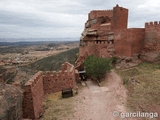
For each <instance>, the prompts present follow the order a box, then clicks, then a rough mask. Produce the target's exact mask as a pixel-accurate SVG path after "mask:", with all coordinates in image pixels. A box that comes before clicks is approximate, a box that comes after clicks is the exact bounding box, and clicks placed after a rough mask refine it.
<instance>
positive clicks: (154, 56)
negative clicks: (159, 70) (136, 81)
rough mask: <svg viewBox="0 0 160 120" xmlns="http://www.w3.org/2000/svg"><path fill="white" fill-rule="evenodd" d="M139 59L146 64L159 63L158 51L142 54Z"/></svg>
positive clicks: (159, 54)
mask: <svg viewBox="0 0 160 120" xmlns="http://www.w3.org/2000/svg"><path fill="white" fill-rule="evenodd" d="M141 59H142V60H143V61H147V62H160V51H156V52H149V53H144V54H143V55H141Z"/></svg>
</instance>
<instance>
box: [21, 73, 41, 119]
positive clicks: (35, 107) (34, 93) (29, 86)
mask: <svg viewBox="0 0 160 120" xmlns="http://www.w3.org/2000/svg"><path fill="white" fill-rule="evenodd" d="M23 94H24V98H23V118H30V119H37V118H38V117H39V115H40V114H41V113H43V112H44V110H43V108H42V102H43V100H44V91H43V78H42V72H38V73H36V74H35V75H34V76H33V77H32V78H31V79H30V80H29V81H27V83H26V84H25V86H24V93H23Z"/></svg>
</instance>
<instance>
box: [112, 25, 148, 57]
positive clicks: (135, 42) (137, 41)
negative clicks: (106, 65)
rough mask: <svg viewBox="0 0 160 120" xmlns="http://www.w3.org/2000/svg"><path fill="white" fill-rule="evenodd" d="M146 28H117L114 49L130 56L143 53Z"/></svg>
mask: <svg viewBox="0 0 160 120" xmlns="http://www.w3.org/2000/svg"><path fill="white" fill-rule="evenodd" d="M144 34H145V30H144V29H143V28H131V29H121V30H115V32H114V49H115V52H116V54H117V55H122V56H129V57H131V56H132V55H133V54H138V53H141V51H142V49H143V44H144Z"/></svg>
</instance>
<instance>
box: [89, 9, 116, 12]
mask: <svg viewBox="0 0 160 120" xmlns="http://www.w3.org/2000/svg"><path fill="white" fill-rule="evenodd" d="M110 11H113V10H112V9H108V10H92V11H91V12H110Z"/></svg>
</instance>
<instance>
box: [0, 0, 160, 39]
mask: <svg viewBox="0 0 160 120" xmlns="http://www.w3.org/2000/svg"><path fill="white" fill-rule="evenodd" d="M116 4H118V5H119V6H121V7H124V8H128V9H129V19H128V20H129V21H128V27H129V28H132V27H144V23H145V22H150V21H160V14H159V12H160V11H159V9H160V0H134V1H133V0H132V1H131V0H0V38H66V37H71V38H72V37H80V36H81V33H82V31H83V29H84V24H85V22H86V21H87V18H88V13H89V12H90V11H91V10H107V9H113V7H114V6H116Z"/></svg>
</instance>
